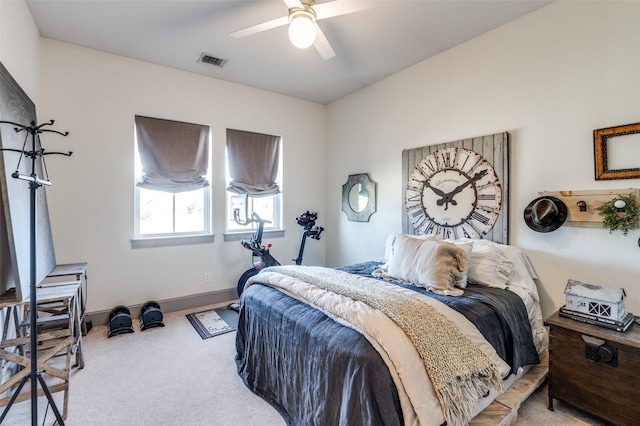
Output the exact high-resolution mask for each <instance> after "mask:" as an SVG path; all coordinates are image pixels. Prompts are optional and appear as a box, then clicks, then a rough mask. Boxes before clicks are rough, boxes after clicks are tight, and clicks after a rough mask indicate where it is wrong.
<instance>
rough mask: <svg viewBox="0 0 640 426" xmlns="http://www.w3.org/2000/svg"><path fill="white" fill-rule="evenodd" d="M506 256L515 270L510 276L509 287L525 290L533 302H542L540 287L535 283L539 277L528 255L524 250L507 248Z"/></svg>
mask: <svg viewBox="0 0 640 426" xmlns="http://www.w3.org/2000/svg"><path fill="white" fill-rule="evenodd" d="M504 255H505V256H506V257H507V258H508V259H510V260H511V261H512V262H513V269H512V270H511V274H510V275H509V281H508V282H507V286H509V287H519V288H523V289H524V290H526V291H527V292H528V293H529V294H530V295H531V297H532V298H533V300H535V301H536V302H540V296H539V295H538V287H537V286H536V282H535V281H534V279H535V278H537V275H536V273H535V271H534V270H533V266H532V265H531V262H529V259H528V258H527V255H526V254H524V252H523V251H522V249H520V248H519V247H515V246H505V250H504Z"/></svg>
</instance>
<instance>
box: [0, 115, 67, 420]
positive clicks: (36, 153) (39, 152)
mask: <svg viewBox="0 0 640 426" xmlns="http://www.w3.org/2000/svg"><path fill="white" fill-rule="evenodd" d="M0 123H5V124H12V125H14V126H16V127H15V128H14V130H15V131H16V132H21V131H25V132H26V133H27V134H26V136H25V142H24V145H23V146H22V149H21V150H18V149H11V148H4V149H2V150H3V151H14V152H19V153H20V160H18V166H17V167H16V171H15V172H13V173H12V174H11V177H13V178H14V179H20V180H24V181H27V182H29V190H30V200H31V212H30V217H31V223H30V227H31V239H30V243H31V245H30V257H31V259H30V262H31V263H30V266H31V281H30V286H29V332H30V348H31V353H30V355H31V357H30V358H31V360H30V364H29V366H30V368H31V373H30V374H29V375H28V376H25V377H24V378H23V379H22V380H21V381H20V384H19V385H18V387H17V389H16V391H15V392H14V394H13V395H12V397H11V399H10V400H9V403H8V404H7V406H6V407H5V409H4V411H3V412H2V415H1V416H0V424H1V423H2V422H3V420H4V418H5V417H6V415H7V414H8V412H9V410H10V409H11V406H12V405H13V403H14V402H15V400H16V398H17V397H18V395H19V394H20V391H21V390H22V387H23V386H24V385H25V383H26V382H27V380H31V425H32V426H37V425H38V382H39V383H40V386H41V387H42V390H43V391H44V394H45V395H46V397H47V400H48V401H49V404H50V405H51V408H52V410H53V413H54V414H55V416H56V419H57V422H58V425H59V426H64V420H63V419H62V416H61V415H60V411H59V410H58V407H57V406H56V403H55V401H54V400H53V396H52V395H51V392H50V391H49V387H48V386H47V383H46V381H45V380H44V378H43V377H42V371H40V370H38V328H37V323H38V312H37V309H38V306H37V300H36V297H37V296H36V286H37V284H38V283H37V282H36V264H37V262H36V230H37V226H36V218H37V216H36V213H37V211H36V210H37V202H36V201H37V189H38V188H40V187H41V186H43V185H51V182H50V181H49V180H48V177H47V178H45V179H41V178H39V177H38V175H37V173H36V164H37V160H38V159H40V161H41V163H42V165H43V166H44V167H43V170H44V171H45V175H46V166H45V165H44V158H43V157H44V155H49V154H58V155H66V156H70V155H71V154H72V153H71V152H69V153H62V152H50V153H49V152H48V153H46V154H45V153H44V149H42V145H41V144H40V136H39V135H40V133H43V132H52V133H58V134H60V135H62V136H67V135H68V134H69V132H65V133H62V132H58V131H56V130H49V129H42V127H43V126H50V125H53V123H54V121H53V120H51V121H49V122H47V123H43V124H40V125H36V123H35V121H32V122H31V124H30V125H29V126H25V125H22V124H18V123H14V122H11V121H0ZM29 135H31V151H26V149H25V147H26V145H27V141H28V138H29ZM23 156H27V157H29V158H30V159H31V174H30V175H22V174H20V173H19V167H20V162H21V161H22V157H23Z"/></svg>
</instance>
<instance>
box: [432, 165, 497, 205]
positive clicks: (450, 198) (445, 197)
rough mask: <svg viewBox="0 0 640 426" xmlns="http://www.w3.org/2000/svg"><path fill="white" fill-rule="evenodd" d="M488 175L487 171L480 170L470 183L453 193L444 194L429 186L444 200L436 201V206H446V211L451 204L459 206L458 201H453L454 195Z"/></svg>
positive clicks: (467, 182) (457, 188) (464, 184)
mask: <svg viewBox="0 0 640 426" xmlns="http://www.w3.org/2000/svg"><path fill="white" fill-rule="evenodd" d="M486 174H487V171H486V170H480V171H479V172H478V173H476V174H475V175H473V177H472V178H471V179H469V180H468V181H466V182H465V183H463V184H461V185H458V186H457V187H456V188H455V189H454V190H453V191H451V192H448V193H446V194H445V193H444V192H442V191H440V190H438V191H436V189H435V188H433V187H431V186H429V187H430V188H431V189H433V190H434V192H436V194H438V195H440V196H441V197H442V198H440V199H439V200H438V201H436V204H437V205H439V206H441V205H443V204H444V209H445V210H447V209H448V208H449V203H451V204H453V205H454V206H455V205H457V204H458V203H456V201H455V200H454V199H453V197H454V195H456V194H457V193H459V192H461V191H462V190H463V189H464V188H466V187H467V186H469V185H471V184H472V183H473V182H476V181H478V180H480V179H482V178H483V177H484V176H485V175H486Z"/></svg>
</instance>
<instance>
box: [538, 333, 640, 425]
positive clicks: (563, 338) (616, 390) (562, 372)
mask: <svg viewBox="0 0 640 426" xmlns="http://www.w3.org/2000/svg"><path fill="white" fill-rule="evenodd" d="M566 321H572V322H569V323H566V324H565V323H561V324H559V323H555V322H553V321H550V320H547V322H550V325H551V327H550V336H549V339H550V340H549V355H550V357H549V397H550V398H556V399H560V400H562V401H564V402H567V403H569V404H572V405H574V406H576V407H578V408H581V409H583V410H585V411H588V412H590V413H592V414H594V415H596V416H599V417H602V418H604V419H606V420H608V421H610V422H613V423H618V424H629V425H631V424H639V423H640V348H638V347H632V346H629V345H626V344H624V343H623V342H620V341H619V339H615V337H617V336H611V335H610V334H609V333H617V332H611V331H609V330H601V328H600V327H596V326H590V325H584V324H581V323H579V324H573V322H576V321H573V320H566ZM576 323H577V322H576ZM633 327H637V325H634V326H632V328H633ZM636 332H637V330H636ZM618 334H620V335H622V334H626V333H618ZM583 336H587V337H592V338H597V339H601V340H604V341H605V345H607V346H608V347H610V348H611V349H612V350H613V351H616V352H617V354H616V355H617V366H614V365H611V364H609V363H606V362H604V361H597V362H595V361H591V360H590V359H589V358H587V357H586V355H585V352H586V343H585V339H584V338H583ZM607 337H612V338H611V339H608V338H607ZM625 337H628V336H625ZM613 364H615V363H613Z"/></svg>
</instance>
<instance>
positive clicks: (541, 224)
mask: <svg viewBox="0 0 640 426" xmlns="http://www.w3.org/2000/svg"><path fill="white" fill-rule="evenodd" d="M565 220H567V206H566V205H565V204H564V202H562V200H560V199H558V198H556V197H550V196H546V197H539V198H536V199H535V200H533V201H532V202H530V203H529V205H528V206H527V207H526V208H525V209H524V221H525V222H527V225H528V226H529V228H531V229H533V230H534V231H536V232H551V231H555V230H556V229H558V228H560V227H561V226H562V224H563V223H564V221H565Z"/></svg>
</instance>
